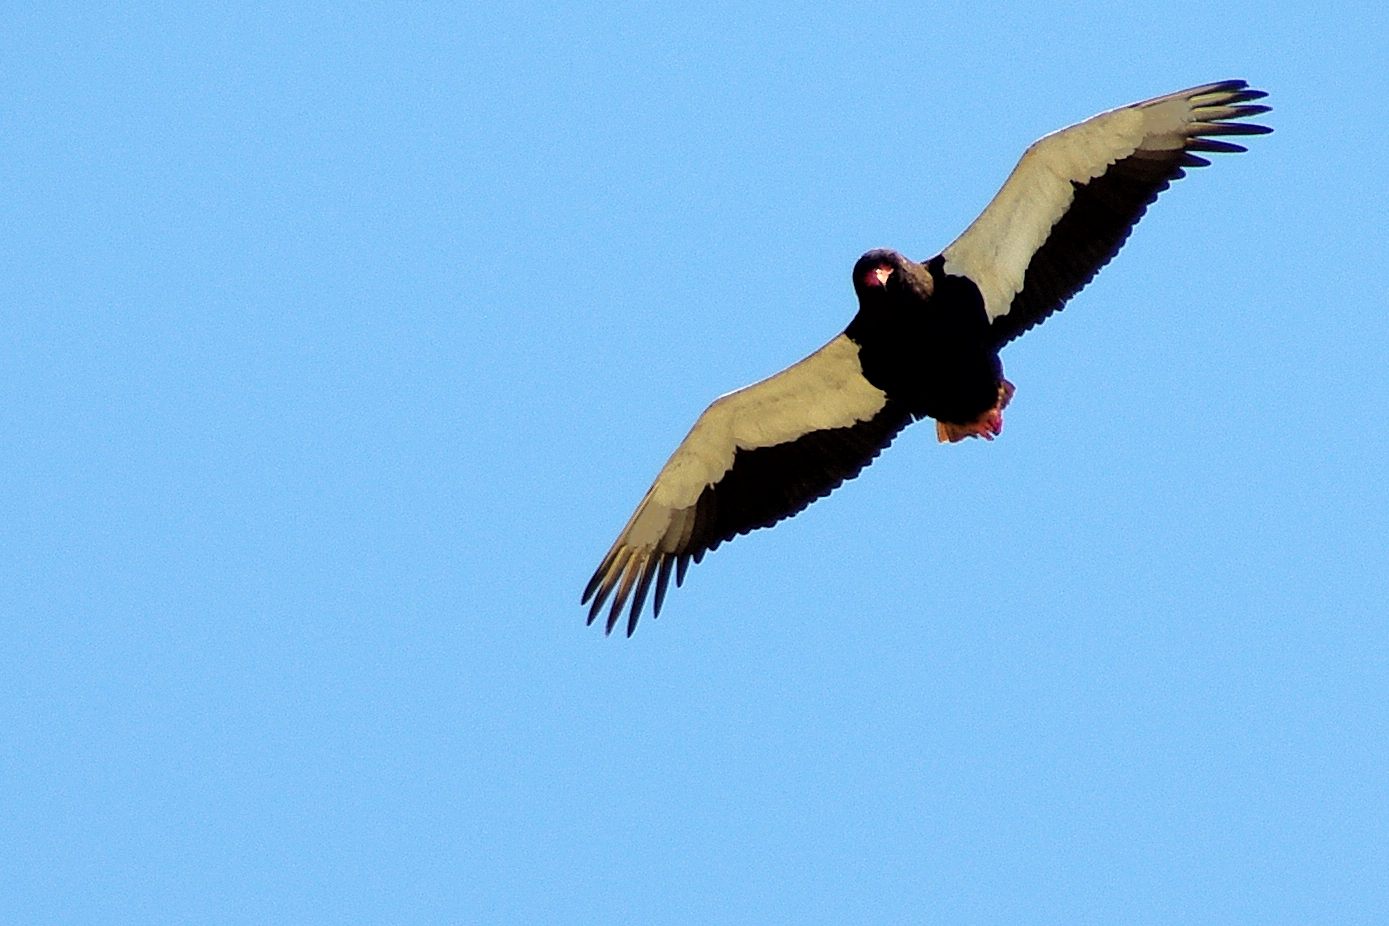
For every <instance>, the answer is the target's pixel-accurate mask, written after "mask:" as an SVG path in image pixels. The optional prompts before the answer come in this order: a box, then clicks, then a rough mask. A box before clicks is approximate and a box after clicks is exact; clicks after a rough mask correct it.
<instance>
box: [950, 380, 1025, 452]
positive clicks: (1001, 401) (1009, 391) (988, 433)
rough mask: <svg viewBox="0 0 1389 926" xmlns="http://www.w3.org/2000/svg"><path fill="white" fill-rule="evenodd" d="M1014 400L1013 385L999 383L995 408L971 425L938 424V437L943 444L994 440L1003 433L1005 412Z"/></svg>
mask: <svg viewBox="0 0 1389 926" xmlns="http://www.w3.org/2000/svg"><path fill="white" fill-rule="evenodd" d="M1012 398H1013V384H1012V383H1010V382H1008V380H1006V379H1004V380H1000V381H999V383H998V401H997V402H996V403H995V404H994V407H993V408H991V409H989V410H988V411H986V412H985V413H984V414H982V415H980V416H979V417H978V418H975V419H974V420H973V421H971V422H970V423H969V424H953V423H951V422H949V421H937V422H936V437H937V438H938V439H939V440H940V442H941V443H942V444H953V443H955V442H956V441H962V440H964V439H965V438H966V437H982V438H984V440H993V439H994V438H995V437H998V435H1000V434H1002V433H1003V410H1004V409H1005V408H1007V407H1008V402H1009V401H1010V400H1011V399H1012Z"/></svg>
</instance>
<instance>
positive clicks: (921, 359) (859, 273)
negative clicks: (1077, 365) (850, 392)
mask: <svg viewBox="0 0 1389 926" xmlns="http://www.w3.org/2000/svg"><path fill="white" fill-rule="evenodd" d="M944 263H945V261H944V259H943V258H942V257H939V256H937V257H934V258H932V259H931V260H929V261H927V262H926V264H924V265H917V264H913V263H912V262H911V261H908V260H905V259H904V258H903V257H902V256H901V255H899V254H897V253H895V252H893V251H886V250H878V251H869V252H868V253H867V254H865V255H863V257H861V258H859V261H858V263H857V264H856V265H855V267H854V288H855V290H856V291H857V293H858V297H859V310H858V314H856V315H855V316H854V319H853V321H851V322H850V323H849V326H848V327H847V328H845V329H844V333H845V334H846V335H847V336H848V337H849V339H850V340H852V341H853V342H854V343H855V344H857V345H858V348H859V363H860V364H861V365H862V367H863V376H864V378H865V379H867V380H868V381H869V382H870V383H872V384H873V385H874V386H877V387H878V388H879V389H881V390H882V391H883V392H885V393H886V394H887V396H888V399H889V400H890V401H892V402H895V403H897V404H899V405H901V406H903V407H905V408H906V409H907V410H908V411H909V412H910V413H911V415H912V417H914V418H918V419H920V418H928V417H929V418H935V419H936V420H938V421H947V422H951V423H954V424H967V423H969V422H971V421H974V420H976V419H978V418H979V416H980V415H982V414H984V413H985V412H986V411H988V410H989V409H991V408H993V407H994V405H995V404H996V403H997V402H998V395H999V385H1000V383H1001V382H1002V380H1003V365H1002V364H1001V363H1000V362H999V359H998V347H997V344H996V343H995V341H994V332H993V331H992V330H991V326H990V324H989V316H988V314H987V313H986V312H985V310H984V297H983V296H982V295H981V294H980V292H979V287H977V286H975V285H974V283H973V281H971V280H970V279H968V278H967V277H960V276H950V275H949V274H947V273H946V272H945V270H944ZM882 265H888V266H891V267H892V268H893V273H892V274H891V276H889V277H888V278H887V280H886V282H885V283H884V284H883V285H881V286H870V285H865V283H864V282H863V281H864V279H865V276H866V275H867V274H869V273H870V272H871V271H872V269H873V268H874V267H877V266H882ZM923 268H924V270H925V273H926V274H929V276H928V277H926V278H924V279H923V278H922V270H923Z"/></svg>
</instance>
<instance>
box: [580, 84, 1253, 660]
mask: <svg viewBox="0 0 1389 926" xmlns="http://www.w3.org/2000/svg"><path fill="white" fill-rule="evenodd" d="M1265 95H1266V94H1264V93H1263V92H1262V91H1259V90H1251V89H1249V85H1248V84H1246V83H1245V82H1244V81H1242V80H1227V81H1221V82H1219V83H1213V84H1205V85H1203V86H1200V87H1192V88H1191V89H1189V90H1181V91H1178V92H1176V93H1169V94H1167V95H1166V96H1160V97H1156V98H1154V99H1151V100H1145V101H1143V102H1141V103H1133V104H1131V105H1129V106H1124V107H1121V108H1119V109H1114V110H1110V111H1109V112H1105V113H1101V114H1100V115H1098V116H1094V117H1092V118H1090V119H1087V120H1085V121H1084V122H1081V123H1078V124H1076V125H1073V126H1071V127H1070V128H1066V129H1062V130H1061V131H1059V132H1054V133H1052V134H1051V135H1048V136H1046V137H1045V138H1042V139H1041V140H1039V141H1037V142H1035V143H1034V144H1033V145H1032V146H1031V147H1029V148H1028V149H1027V151H1026V152H1025V153H1024V154H1023V156H1022V160H1020V161H1019V162H1018V165H1017V167H1015V168H1014V169H1013V173H1012V174H1010V175H1009V177H1008V179H1007V181H1006V182H1005V183H1004V184H1003V188H1002V189H1000V190H999V191H998V194H997V195H996V196H994V198H993V200H992V201H991V202H990V203H989V205H988V207H987V208H985V209H984V211H983V213H981V214H980V216H979V217H978V218H977V219H975V220H974V222H973V224H971V225H970V226H969V228H967V229H965V232H964V234H962V235H960V237H959V238H957V239H955V241H954V242H953V243H951V244H950V246H949V247H947V248H946V249H945V250H944V251H942V252H941V253H940V254H938V255H936V256H935V257H933V258H931V259H930V260H928V261H926V262H925V263H915V262H913V261H911V260H908V259H907V258H905V257H903V256H902V255H901V254H898V253H897V252H895V251H889V250H873V251H869V252H868V253H867V254H864V255H863V256H862V257H860V258H859V259H858V262H857V263H856V264H855V265H854V270H853V284H854V293H855V294H856V295H857V296H858V304H859V308H858V312H857V313H856V314H855V315H854V318H853V320H852V321H851V322H850V323H849V326H848V327H847V328H845V329H844V331H843V333H841V334H839V335H838V336H837V337H835V338H834V339H833V340H831V341H830V342H829V343H828V344H826V345H825V346H824V347H822V348H820V349H819V350H817V351H816V352H815V353H813V354H811V355H810V356H809V357H806V358H805V359H804V360H802V361H800V362H799V363H796V364H794V365H792V366H790V367H788V368H787V369H785V370H783V371H781V372H780V373H777V374H776V375H775V376H772V377H770V378H768V379H765V380H763V381H761V382H759V383H755V384H753V385H751V386H748V387H746V388H744V389H739V390H738V391H736V392H731V393H729V394H728V395H725V396H723V397H722V398H720V399H718V400H717V401H715V402H714V404H712V405H710V406H709V408H708V409H706V410H705V412H704V414H702V415H700V416H699V420H697V421H696V422H695V424H694V427H693V428H692V429H691V430H690V433H689V435H688V436H687V437H686V438H685V439H684V440H683V441H682V442H681V443H680V446H679V447H677V448H676V449H675V453H673V454H672V455H671V457H670V459H669V460H668V461H666V465H665V466H664V467H662V468H661V471H660V473H659V474H658V475H657V476H656V481H655V482H654V483H652V485H651V488H650V489H649V490H647V493H646V496H645V497H644V498H643V499H642V500H641V503H640V504H638V505H637V509H636V511H635V512H633V514H632V517H631V518H630V519H629V520H628V522H627V525H626V527H624V528H623V529H622V532H621V533H620V534H619V535H618V537H617V540H616V541H615V542H614V543H613V545H612V548H611V549H609V550H608V553H607V555H606V556H604V557H603V560H602V562H601V563H600V564H599V566H598V569H597V570H596V571H595V572H594V574H593V578H592V579H590V580H589V583H588V586H587V587H586V588H585V589H584V593H583V602H584V603H588V602H590V600H591V601H592V605H591V607H590V609H589V614H588V621H589V623H592V622H593V621H594V620H595V619H596V618H597V617H598V615H599V614H600V613H602V611H603V608H604V605H605V604H607V603H608V602H609V601H611V604H610V605H609V607H608V614H607V622H606V629H607V632H608V633H611V632H612V630H613V627H614V626H615V625H616V624H617V621H618V618H619V616H620V615H621V613H622V609H623V607H624V606H625V605H627V604H628V603H629V602H630V608H629V610H628V616H627V635H628V636H631V634H632V631H633V630H635V629H636V626H637V619H638V618H639V617H640V615H641V611H642V606H643V605H644V604H645V602H646V599H647V596H648V593H649V592H651V591H652V590H653V588H654V597H653V605H652V611H653V615H655V614H659V613H660V611H661V604H662V602H663V601H664V599H665V594H666V590H667V588H668V586H669V583H670V579H671V577H672V574H673V575H674V578H675V584H676V585H677V586H678V585H680V584H681V583H682V582H683V581H684V578H685V570H686V569H687V568H688V566H689V564H690V562H691V561H693V562H696V563H697V562H699V561H700V560H701V559H702V558H703V557H704V554H705V553H707V552H709V551H710V550H712V549H714V548H715V547H717V546H718V545H719V544H720V543H722V542H723V541H725V540H729V539H731V538H732V537H734V536H736V535H738V534H743V533H747V532H748V531H750V530H753V529H755V528H758V527H768V526H770V525H772V524H775V523H776V522H777V521H780V520H782V519H783V518H787V517H790V516H791V515H794V514H795V513H796V512H798V511H800V510H801V509H803V508H805V507H806V506H807V505H809V504H810V503H811V502H813V501H815V500H816V499H817V498H821V497H823V496H825V495H828V494H829V493H830V492H832V491H833V490H834V489H836V488H837V487H838V486H839V485H840V484H841V483H843V482H844V481H845V480H846V479H852V478H853V477H854V476H856V475H858V473H859V471H860V470H862V469H863V468H864V467H865V466H867V465H868V464H869V463H870V462H872V460H873V458H874V457H876V456H877V455H878V453H879V452H880V451H881V450H882V449H883V448H884V447H886V446H887V445H888V444H889V443H891V442H892V439H893V437H895V436H896V434H897V432H898V431H900V430H902V428H904V427H906V426H907V425H908V424H910V423H911V422H913V421H916V420H918V419H921V418H928V417H929V418H934V419H935V420H936V434H937V436H938V438H939V439H940V440H941V441H943V442H954V441H959V440H963V439H964V438H966V437H983V438H985V439H986V440H993V438H994V437H996V436H998V434H999V433H1000V432H1001V431H1002V428H1003V410H1004V408H1005V407H1006V406H1007V405H1008V400H1009V399H1010V398H1012V395H1013V385H1012V384H1011V383H1009V382H1008V381H1007V380H1006V379H1004V378H1003V366H1002V363H1001V362H1000V361H999V358H998V351H999V349H1000V348H1001V347H1002V346H1003V345H1004V344H1006V343H1008V342H1009V341H1011V340H1012V339H1013V338H1015V337H1017V336H1018V335H1019V334H1021V333H1023V332H1024V331H1026V330H1027V329H1029V328H1031V327H1032V326H1034V325H1036V324H1038V323H1039V322H1041V321H1042V320H1043V319H1045V318H1046V317H1047V316H1049V315H1051V314H1052V313H1053V312H1055V311H1057V310H1058V309H1060V308H1061V307H1062V306H1063V305H1065V304H1066V300H1068V299H1070V297H1071V296H1073V295H1075V294H1076V293H1077V292H1078V291H1079V290H1080V289H1081V288H1082V287H1083V286H1085V284H1086V283H1088V282H1090V279H1091V278H1092V277H1094V275H1095V273H1096V272H1097V271H1099V269H1100V268H1101V267H1103V266H1104V265H1105V264H1106V263H1108V262H1109V260H1110V258H1112V257H1113V256H1114V255H1115V253H1117V252H1118V250H1119V248H1120V247H1121V246H1122V245H1123V243H1124V241H1125V239H1127V238H1128V236H1129V232H1130V231H1131V230H1132V229H1133V226H1134V224H1135V223H1137V221H1138V220H1139V219H1140V218H1141V217H1142V216H1143V213H1144V212H1145V211H1146V210H1147V208H1148V205H1149V204H1150V203H1152V202H1153V200H1155V199H1156V198H1157V196H1158V194H1159V193H1161V192H1162V191H1163V190H1165V189H1167V187H1168V185H1169V184H1170V183H1171V182H1172V181H1173V180H1176V179H1178V178H1180V177H1182V176H1184V174H1185V170H1184V168H1188V167H1205V166H1207V165H1208V164H1209V163H1210V162H1209V161H1208V160H1206V159H1205V158H1203V157H1200V156H1199V155H1197V154H1195V153H1193V152H1216V153H1220V152H1236V151H1244V150H1245V149H1244V148H1243V147H1242V146H1240V145H1237V144H1234V143H1231V142H1227V141H1221V140H1220V139H1219V138H1218V136H1231V135H1261V134H1264V133H1267V132H1269V131H1271V130H1270V129H1269V128H1267V127H1266V126H1262V125H1256V124H1253V123H1249V122H1239V121H1234V120H1241V119H1247V118H1248V117H1250V116H1255V115H1258V114H1260V113H1265V112H1268V111H1269V107H1267V106H1263V105H1257V104H1253V103H1252V102H1251V101H1253V100H1258V99H1261V98H1263V97H1264V96H1265Z"/></svg>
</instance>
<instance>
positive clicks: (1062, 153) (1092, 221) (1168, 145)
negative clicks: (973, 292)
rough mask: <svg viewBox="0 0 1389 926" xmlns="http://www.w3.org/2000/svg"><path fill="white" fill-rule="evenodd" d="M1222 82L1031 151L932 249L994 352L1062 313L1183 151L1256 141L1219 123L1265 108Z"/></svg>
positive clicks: (1176, 169) (1100, 119) (1255, 94)
mask: <svg viewBox="0 0 1389 926" xmlns="http://www.w3.org/2000/svg"><path fill="white" fill-rule="evenodd" d="M1248 86H1249V85H1248V84H1246V83H1245V82H1244V81H1242V80H1227V81H1222V82H1220V83H1214V84H1205V85H1203V86H1200V87H1192V88H1191V89H1189V90H1181V91H1178V92H1177V93H1169V94H1167V95H1166V96H1160V97H1157V98H1155V99H1151V100H1146V101H1144V102H1142V103H1134V104H1132V105H1129V106H1124V107H1121V108H1119V109H1114V110H1111V111H1109V112H1106V113H1101V114H1100V115H1098V116H1095V117H1093V118H1091V119H1087V120H1085V121H1084V122H1081V123H1079V124H1077V125H1073V126H1071V127H1070V128H1067V129H1062V130H1061V131H1059V132H1054V133H1052V134H1051V135H1048V136H1046V137H1045V138H1042V139H1041V140H1039V141H1037V142H1036V143H1034V144H1033V145H1032V146H1031V147H1030V148H1028V149H1027V152H1026V153H1025V154H1024V155H1023V156H1022V160H1021V161H1019V162H1018V166H1017V167H1016V168H1014V170H1013V173H1012V174H1011V175H1009V177H1008V180H1007V181H1006V182H1005V183H1004V184H1003V188H1002V189H1001V190H999V191H998V195H996V196H995V197H994V198H993V201H992V202H990V203H989V205H988V207H987V208H986V209H985V210H984V212H983V213H982V214H981V215H980V216H979V218H977V219H975V220H974V223H973V224H972V225H970V226H969V228H967V229H966V230H965V232H964V234H962V235H961V236H960V237H959V238H958V239H956V240H955V242H954V243H952V244H951V245H950V247H948V248H946V249H945V251H944V252H943V255H944V257H945V271H946V272H947V273H951V274H955V275H957V276H966V277H968V278H970V279H971V280H973V281H974V283H975V285H977V286H978V287H979V289H980V290H981V291H982V292H983V294H984V305H985V308H986V310H987V311H988V314H989V319H990V321H991V322H992V323H993V325H994V329H995V330H996V331H997V340H996V343H997V344H999V345H1002V344H1004V343H1006V342H1008V341H1010V340H1012V339H1013V338H1015V337H1017V336H1018V335H1019V334H1022V333H1023V332H1024V331H1026V330H1027V329H1029V328H1031V327H1032V326H1033V325H1036V324H1037V323H1038V322H1041V321H1042V320H1043V319H1045V318H1046V317H1047V316H1048V315H1050V314H1051V313H1053V312H1055V311H1056V310H1057V309H1060V308H1061V307H1062V306H1063V305H1065V304H1066V300H1068V299H1070V298H1071V296H1073V295H1075V294H1076V293H1077V292H1079V291H1080V289H1081V288H1082V287H1083V286H1085V284H1086V283H1089V282H1090V280H1091V279H1092V278H1093V277H1094V276H1095V274H1096V273H1097V272H1098V271H1099V269H1100V268H1101V267H1103V266H1104V265H1105V264H1107V263H1109V260H1110V258H1112V257H1113V256H1114V255H1115V254H1116V253H1117V252H1118V250H1119V248H1120V247H1121V246H1122V245H1123V243H1124V241H1125V240H1126V239H1127V238H1128V236H1129V232H1130V231H1131V230H1132V229H1133V226H1134V225H1135V224H1136V223H1137V222H1138V220H1139V219H1140V218H1142V216H1143V213H1144V212H1145V211H1146V210H1147V208H1148V205H1149V204H1150V203H1151V202H1153V200H1155V199H1156V198H1157V196H1158V194H1159V193H1161V192H1162V191H1163V190H1165V189H1167V187H1168V185H1169V184H1170V183H1171V182H1172V181H1173V180H1176V179H1178V178H1180V177H1182V176H1184V174H1185V172H1184V170H1183V168H1186V167H1205V166H1206V165H1208V164H1210V161H1208V160H1206V159H1205V158H1202V157H1199V156H1198V155H1196V154H1193V153H1192V152H1196V151H1201V152H1233V151H1244V150H1245V148H1243V147H1242V146H1240V145H1236V144H1232V143H1230V142H1225V141H1220V140H1218V139H1217V138H1215V137H1214V136H1220V135H1261V134H1264V133H1266V132H1269V131H1271V129H1269V128H1267V127H1266V126H1262V125H1254V124H1251V123H1248V122H1233V121H1230V120H1236V119H1245V118H1247V117H1249V116H1255V115H1258V114H1259V113H1264V112H1268V111H1269V107H1267V106H1259V105H1248V104H1249V101H1250V100H1257V99H1261V98H1262V97H1264V96H1266V95H1267V94H1265V93H1263V92H1262V91H1260V90H1250V89H1248Z"/></svg>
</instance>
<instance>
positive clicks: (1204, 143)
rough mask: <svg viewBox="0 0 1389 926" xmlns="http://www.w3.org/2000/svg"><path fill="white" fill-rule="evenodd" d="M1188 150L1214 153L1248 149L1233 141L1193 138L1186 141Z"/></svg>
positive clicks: (1237, 151)
mask: <svg viewBox="0 0 1389 926" xmlns="http://www.w3.org/2000/svg"><path fill="white" fill-rule="evenodd" d="M1186 149H1187V150H1188V151H1210V152H1212V153H1215V154H1241V153H1243V152H1245V151H1248V150H1249V149H1248V148H1246V147H1244V145H1237V144H1235V143H1234V142H1228V141H1216V140H1215V139H1214V138H1193V139H1192V140H1191V141H1189V142H1187V143H1186Z"/></svg>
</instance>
